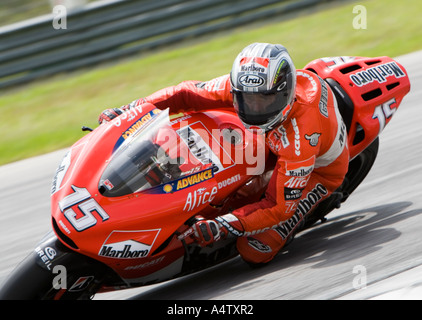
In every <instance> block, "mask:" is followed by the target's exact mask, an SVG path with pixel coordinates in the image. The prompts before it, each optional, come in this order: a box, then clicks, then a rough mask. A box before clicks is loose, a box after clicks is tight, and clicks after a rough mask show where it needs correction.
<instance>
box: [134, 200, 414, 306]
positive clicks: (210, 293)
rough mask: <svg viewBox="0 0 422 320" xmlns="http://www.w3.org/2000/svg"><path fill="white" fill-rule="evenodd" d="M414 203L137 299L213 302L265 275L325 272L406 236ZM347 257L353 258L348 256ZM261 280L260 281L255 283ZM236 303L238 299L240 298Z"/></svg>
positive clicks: (344, 220)
mask: <svg viewBox="0 0 422 320" xmlns="http://www.w3.org/2000/svg"><path fill="white" fill-rule="evenodd" d="M412 204H413V203H412V202H396V203H389V204H385V205H380V206H376V207H372V208H367V209H363V210H359V211H354V212H350V213H347V214H344V215H340V216H337V217H334V218H333V219H330V218H329V216H328V219H329V220H328V221H326V222H325V223H322V224H317V225H315V226H314V227H312V228H310V229H308V230H306V231H304V232H303V233H299V234H298V235H297V236H296V239H295V240H294V241H293V242H292V243H291V244H290V245H289V246H287V247H286V248H285V249H284V250H283V251H282V252H280V253H279V254H278V255H277V256H276V257H275V259H274V260H273V261H272V262H271V263H269V264H268V265H266V266H264V267H262V268H257V269H252V268H250V267H249V266H248V265H247V264H246V263H244V262H243V261H242V259H241V258H240V257H237V258H234V259H232V260H230V261H228V262H225V263H223V264H221V265H219V266H216V267H213V268H211V269H208V270H204V271H201V272H198V273H195V274H193V275H189V276H185V277H183V278H180V279H176V280H172V281H170V282H168V283H163V284H162V285H161V286H159V287H157V288H154V289H151V290H149V291H147V292H143V293H141V294H139V295H136V296H133V297H132V298H131V299H135V300H151V299H154V300H160V299H169V300H178V299H183V300H196V299H204V300H205V299H212V298H213V297H215V296H218V295H220V294H223V293H228V292H231V291H236V290H247V287H249V286H254V285H256V283H259V282H261V281H263V280H262V279H259V278H260V277H262V276H264V275H265V274H269V273H272V272H277V271H279V270H283V269H286V268H289V267H294V266H300V265H301V264H308V265H310V268H324V267H329V266H333V265H336V264H339V263H343V262H346V261H348V260H353V259H356V258H361V257H362V256H364V255H367V254H370V253H373V252H375V251H377V250H379V249H381V247H382V246H383V245H384V244H385V243H387V242H390V241H393V240H396V239H397V238H399V237H400V235H401V233H400V232H399V231H397V230H396V229H395V228H394V227H392V226H393V225H394V224H395V223H398V222H400V221H402V220H405V219H408V218H411V217H413V216H415V215H418V214H420V213H422V209H414V210H408V211H406V209H407V208H408V207H410V206H411V205H412ZM345 252H346V253H347V254H345ZM254 279H255V281H254ZM234 299H236V298H234Z"/></svg>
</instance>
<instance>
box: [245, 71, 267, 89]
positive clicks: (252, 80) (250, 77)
mask: <svg viewBox="0 0 422 320" xmlns="http://www.w3.org/2000/svg"><path fill="white" fill-rule="evenodd" d="M239 83H240V84H241V85H242V86H244V87H260V86H262V85H263V84H264V83H265V79H264V78H263V77H261V76H259V75H256V74H244V75H242V76H240V77H239Z"/></svg>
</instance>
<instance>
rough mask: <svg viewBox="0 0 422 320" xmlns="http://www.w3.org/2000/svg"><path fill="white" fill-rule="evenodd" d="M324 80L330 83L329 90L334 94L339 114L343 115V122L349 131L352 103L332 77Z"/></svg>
mask: <svg viewBox="0 0 422 320" xmlns="http://www.w3.org/2000/svg"><path fill="white" fill-rule="evenodd" d="M325 81H326V82H327V83H328V84H329V85H330V87H331V90H333V92H334V96H335V97H336V100H337V105H338V109H339V111H340V114H341V116H342V117H343V121H344V124H345V125H346V128H347V132H349V131H350V126H351V124H352V118H353V110H354V104H353V101H352V99H350V97H349V95H348V94H347V93H346V91H345V90H344V89H343V88H342V86H341V85H340V84H339V83H338V82H337V81H335V80H334V79H331V78H327V79H325Z"/></svg>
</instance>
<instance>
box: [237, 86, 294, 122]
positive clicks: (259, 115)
mask: <svg viewBox="0 0 422 320" xmlns="http://www.w3.org/2000/svg"><path fill="white" fill-rule="evenodd" d="M288 98H289V95H288V94H286V93H285V92H277V93H258V92H254V93H250V92H241V91H239V90H236V89H234V90H233V102H234V108H235V109H236V112H237V114H238V115H239V118H240V119H241V120H242V121H243V122H245V123H247V124H249V125H264V124H267V123H269V122H271V120H272V119H274V118H275V117H277V116H278V115H279V114H280V112H282V109H281V108H282V107H283V106H284V107H286V106H287V105H288V104H289V101H288Z"/></svg>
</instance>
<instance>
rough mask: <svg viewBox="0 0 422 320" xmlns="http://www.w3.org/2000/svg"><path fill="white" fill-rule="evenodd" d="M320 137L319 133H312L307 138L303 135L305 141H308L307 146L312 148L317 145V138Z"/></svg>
mask: <svg viewBox="0 0 422 320" xmlns="http://www.w3.org/2000/svg"><path fill="white" fill-rule="evenodd" d="M320 135H321V133H317V132H315V133H312V134H311V135H310V136H308V135H307V134H305V139H306V140H308V141H309V144H310V145H311V146H312V147H316V146H317V144H318V140H319V136H320Z"/></svg>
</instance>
